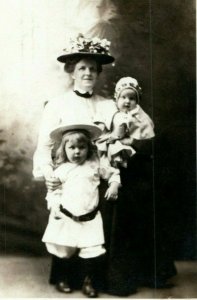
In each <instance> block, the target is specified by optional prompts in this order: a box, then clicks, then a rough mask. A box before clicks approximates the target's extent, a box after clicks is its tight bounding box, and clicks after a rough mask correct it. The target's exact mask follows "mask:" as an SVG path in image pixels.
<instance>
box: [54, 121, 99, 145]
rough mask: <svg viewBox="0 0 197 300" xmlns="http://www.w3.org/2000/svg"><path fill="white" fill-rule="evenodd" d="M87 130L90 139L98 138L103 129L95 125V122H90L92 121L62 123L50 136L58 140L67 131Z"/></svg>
mask: <svg viewBox="0 0 197 300" xmlns="http://www.w3.org/2000/svg"><path fill="white" fill-rule="evenodd" d="M77 130H79V131H85V132H88V135H89V136H90V139H92V140H96V139H97V138H98V137H99V136H100V135H101V133H102V130H101V129H100V128H99V127H98V126H96V125H94V124H90V123H87V124H86V123H79V124H76V123H75V124H64V125H63V124H62V125H60V126H58V127H56V128H54V129H53V130H52V131H51V133H50V137H51V138H52V139H53V140H54V141H56V142H58V141H60V140H61V138H62V135H63V134H64V133H66V132H70V131H77Z"/></svg>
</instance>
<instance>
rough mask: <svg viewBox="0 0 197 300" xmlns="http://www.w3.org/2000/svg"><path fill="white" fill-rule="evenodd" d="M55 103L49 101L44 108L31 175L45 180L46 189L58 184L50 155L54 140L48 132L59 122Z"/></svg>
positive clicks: (51, 188) (52, 188)
mask: <svg viewBox="0 0 197 300" xmlns="http://www.w3.org/2000/svg"><path fill="white" fill-rule="evenodd" d="M55 104H56V103H54V101H53V102H49V103H47V105H46V106H45V108H44V112H43V116H42V121H41V126H40V130H39V135H38V143H37V148H36V151H35V153H34V156H33V175H34V177H35V179H36V180H40V179H42V180H45V181H46V185H47V188H48V190H54V189H55V188H56V187H57V186H58V185H59V184H60V182H59V180H57V179H56V178H55V177H54V176H53V161H52V156H51V152H52V148H53V146H54V142H53V141H52V140H51V138H50V132H51V130H52V129H53V128H54V127H55V126H56V125H57V124H58V122H59V114H58V110H57V106H58V105H57V104H56V105H55ZM59 109H60V108H59Z"/></svg>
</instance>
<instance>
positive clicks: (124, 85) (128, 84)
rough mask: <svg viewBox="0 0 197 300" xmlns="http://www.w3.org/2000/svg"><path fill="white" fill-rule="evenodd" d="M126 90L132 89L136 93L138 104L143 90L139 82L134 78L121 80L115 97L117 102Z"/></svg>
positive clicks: (116, 88) (117, 85)
mask: <svg viewBox="0 0 197 300" xmlns="http://www.w3.org/2000/svg"><path fill="white" fill-rule="evenodd" d="M125 89H131V90H134V91H135V92H136V95H137V98H138V102H139V100H140V96H141V94H142V89H141V87H140V86H139V84H138V81H137V80H136V79H135V78H133V77H123V78H121V79H120V80H119V81H118V82H117V84H116V87H115V94H114V97H115V99H116V100H117V99H118V98H119V96H120V94H121V92H122V91H123V90H125Z"/></svg>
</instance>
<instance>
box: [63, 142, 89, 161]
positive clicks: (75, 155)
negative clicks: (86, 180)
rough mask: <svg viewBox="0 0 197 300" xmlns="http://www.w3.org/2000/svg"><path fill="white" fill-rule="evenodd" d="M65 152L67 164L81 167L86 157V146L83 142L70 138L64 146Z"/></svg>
mask: <svg viewBox="0 0 197 300" xmlns="http://www.w3.org/2000/svg"><path fill="white" fill-rule="evenodd" d="M65 152H66V155H67V158H68V161H69V162H71V163H73V164H77V165H82V164H83V163H84V162H85V160H86V159H87V156H88V145H87V143H86V142H85V141H78V140H77V139H76V138H75V137H70V138H69V140H68V142H66V144H65Z"/></svg>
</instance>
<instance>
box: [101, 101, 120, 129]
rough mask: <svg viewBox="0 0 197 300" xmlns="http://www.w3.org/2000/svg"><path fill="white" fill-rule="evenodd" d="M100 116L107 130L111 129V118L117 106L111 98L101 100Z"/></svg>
mask: <svg viewBox="0 0 197 300" xmlns="http://www.w3.org/2000/svg"><path fill="white" fill-rule="evenodd" d="M100 105H101V118H102V121H103V123H104V124H105V126H106V128H107V129H108V130H111V125H112V120H113V117H114V115H115V113H116V112H117V107H116V105H115V102H114V101H113V100H104V101H101V103H100Z"/></svg>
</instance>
